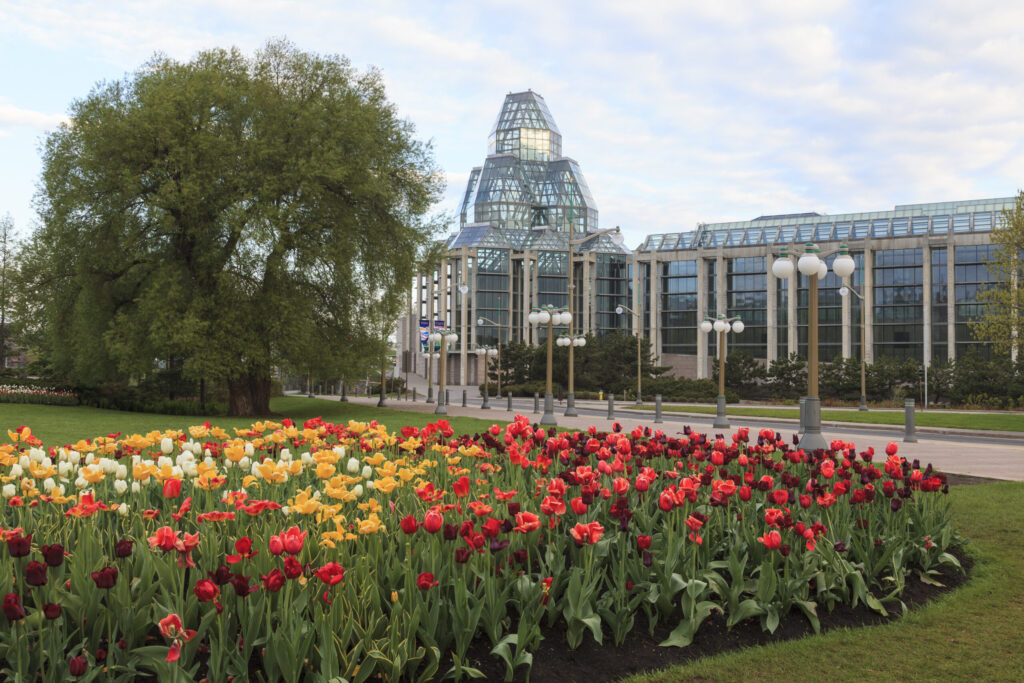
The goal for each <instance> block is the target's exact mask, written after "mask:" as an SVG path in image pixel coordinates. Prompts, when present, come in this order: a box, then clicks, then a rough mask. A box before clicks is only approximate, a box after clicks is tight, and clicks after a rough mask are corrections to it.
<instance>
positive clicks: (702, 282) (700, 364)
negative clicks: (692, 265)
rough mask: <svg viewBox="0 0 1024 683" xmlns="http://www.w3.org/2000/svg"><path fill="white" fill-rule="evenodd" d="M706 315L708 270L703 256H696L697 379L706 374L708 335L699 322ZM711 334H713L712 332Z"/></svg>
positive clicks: (703, 377) (702, 377) (704, 377)
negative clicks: (702, 330)
mask: <svg viewBox="0 0 1024 683" xmlns="http://www.w3.org/2000/svg"><path fill="white" fill-rule="evenodd" d="M707 315H708V270H707V265H706V262H705V261H704V258H703V257H702V256H701V254H700V252H698V256H697V379H707V376H708V335H707V334H704V333H703V332H701V331H700V324H701V322H703V321H704V318H705V317H707ZM711 334H714V333H713V332H712V333H711Z"/></svg>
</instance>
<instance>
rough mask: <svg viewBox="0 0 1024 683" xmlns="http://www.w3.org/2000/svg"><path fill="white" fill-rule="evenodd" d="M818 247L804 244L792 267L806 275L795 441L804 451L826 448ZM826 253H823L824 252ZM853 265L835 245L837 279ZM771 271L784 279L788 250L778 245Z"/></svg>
mask: <svg viewBox="0 0 1024 683" xmlns="http://www.w3.org/2000/svg"><path fill="white" fill-rule="evenodd" d="M820 254H821V250H820V249H818V247H817V246H816V245H814V244H813V243H812V242H808V243H807V244H806V245H805V246H804V251H803V254H802V255H801V256H800V259H799V260H798V261H797V264H796V267H797V269H799V271H800V272H801V273H803V274H804V275H806V276H807V279H808V282H809V286H808V290H809V292H808V294H809V295H808V301H807V397H806V400H805V401H804V410H805V424H804V433H803V435H802V437H801V439H800V443H799V444H798V445H799V447H800V448H802V449H804V450H805V451H814V450H817V449H819V448H822V449H824V448H827V447H828V444H826V443H825V438H824V437H823V436H822V435H821V399H820V398H819V397H818V280H820V279H821V278H823V277H825V276H826V275H828V265H827V264H826V263H825V261H823V260H822V259H821V257H820V256H819V255H820ZM826 256H827V254H826ZM856 267H857V264H856V263H854V261H853V257H851V256H850V253H849V251H848V249H847V247H846V245H845V244H842V245H840V246H839V256H837V257H836V259H835V261H833V263H832V270H833V271H835V274H836V275H838V276H839V277H841V278H846V277H849V276H850V275H852V274H853V271H854V270H855V269H856ZM772 272H773V273H774V274H775V277H777V278H782V279H785V278H788V277H789V276H790V275H792V274H793V261H792V260H791V259H790V258H789V253H788V249H787V248H786V247H783V248H782V251H781V253H780V254H779V258H778V259H776V260H775V262H774V263H773V264H772Z"/></svg>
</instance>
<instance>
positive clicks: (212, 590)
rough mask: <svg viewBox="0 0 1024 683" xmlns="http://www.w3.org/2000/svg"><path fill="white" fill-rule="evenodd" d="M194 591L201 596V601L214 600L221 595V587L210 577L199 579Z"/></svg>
mask: <svg viewBox="0 0 1024 683" xmlns="http://www.w3.org/2000/svg"><path fill="white" fill-rule="evenodd" d="M192 592H193V593H195V594H196V597H197V598H199V602H212V601H213V600H214V599H215V598H216V597H217V596H218V595H220V588H218V587H217V584H215V583H214V582H213V581H211V580H210V579H199V580H198V581H196V585H195V587H194V588H193V589H192Z"/></svg>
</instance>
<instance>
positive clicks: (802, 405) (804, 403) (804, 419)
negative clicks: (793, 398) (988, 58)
mask: <svg viewBox="0 0 1024 683" xmlns="http://www.w3.org/2000/svg"><path fill="white" fill-rule="evenodd" d="M806 413H807V399H806V398H805V397H803V396H801V397H800V429H799V430H798V431H799V432H800V434H801V435H802V434H803V433H804V432H806V431H807V429H806V428H805V427H804V425H805V424H807V416H806Z"/></svg>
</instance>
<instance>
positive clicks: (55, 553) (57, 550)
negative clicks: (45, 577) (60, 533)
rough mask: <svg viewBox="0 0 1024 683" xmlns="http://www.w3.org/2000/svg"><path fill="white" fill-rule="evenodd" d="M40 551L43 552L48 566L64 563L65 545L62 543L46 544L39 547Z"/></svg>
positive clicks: (57, 565)
mask: <svg viewBox="0 0 1024 683" xmlns="http://www.w3.org/2000/svg"><path fill="white" fill-rule="evenodd" d="M39 552H40V553H42V555H43V559H44V560H45V561H46V564H47V566H50V567H59V566H61V565H62V564H64V546H62V545H61V544H60V543H54V544H53V545H44V546H43V547H42V548H40V549H39Z"/></svg>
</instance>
